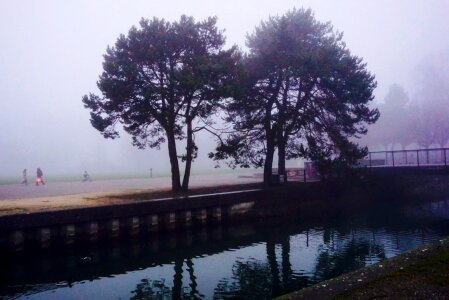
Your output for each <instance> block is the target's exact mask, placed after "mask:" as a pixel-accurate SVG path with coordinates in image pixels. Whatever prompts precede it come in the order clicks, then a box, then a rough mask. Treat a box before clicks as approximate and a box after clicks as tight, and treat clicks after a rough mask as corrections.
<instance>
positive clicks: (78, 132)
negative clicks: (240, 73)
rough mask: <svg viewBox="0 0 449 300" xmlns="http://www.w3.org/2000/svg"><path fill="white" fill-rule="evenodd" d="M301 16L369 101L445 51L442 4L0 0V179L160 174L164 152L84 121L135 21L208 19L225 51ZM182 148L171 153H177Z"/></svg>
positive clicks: (447, 33) (202, 162)
mask: <svg viewBox="0 0 449 300" xmlns="http://www.w3.org/2000/svg"><path fill="white" fill-rule="evenodd" d="M293 7H297V8H300V7H304V8H309V7H310V8H311V9H312V10H313V11H314V12H315V17H316V19H317V20H319V21H321V22H325V21H330V22H331V23H332V24H333V25H334V27H335V29H337V30H339V31H343V32H344V41H345V42H346V43H347V46H348V48H349V49H350V50H351V52H352V53H353V54H355V55H357V56H360V57H363V59H364V61H365V62H366V63H367V68H368V70H370V71H371V72H372V73H373V74H375V76H376V79H377V81H378V89H377V90H376V99H378V101H382V100H381V99H383V98H384V96H385V94H386V92H387V91H388V87H389V86H390V85H391V84H393V83H398V84H400V85H402V86H404V87H405V89H406V90H407V91H409V92H411V93H413V84H412V78H411V73H412V72H413V70H414V68H415V67H416V65H417V64H418V62H419V61H421V60H422V59H423V58H425V57H427V56H430V55H434V54H439V53H444V52H445V51H446V52H447V51H449V40H448V37H449V24H448V21H447V13H448V12H449V1H444V0H431V1H428V0H426V1H421V0H416V1H410V0H407V1H405V0H404V1H399V0H395V1H390V0H382V1H379V0H377V1H360V0H354V1H333V0H329V1H317V0H313V1H287V0H278V1H272V0H270V1H260V0H246V1H222V2H219V1H194V0H193V1H183V0H179V1H170V0H165V1H149V0H147V1H110V0H108V1H106V0H105V1H84V0H82V1H81V0H73V1H72V0H65V1H57V0H55V1H31V0H29V1H8V0H0V41H1V46H0V129H1V130H0V176H10V175H12V176H14V175H15V174H17V175H19V176H20V172H21V170H22V169H23V168H28V169H29V172H30V173H32V172H34V170H35V169H36V167H41V168H42V169H43V170H44V172H46V173H47V174H49V173H50V174H68V173H71V174H77V173H79V174H81V172H82V171H83V170H84V169H87V170H89V171H90V172H92V173H95V172H122V171H139V172H142V171H148V170H149V168H150V167H151V168H153V170H154V171H155V172H159V171H160V172H168V171H169V163H168V156H167V154H166V149H165V148H166V145H163V146H162V149H161V151H157V150H138V149H136V148H133V147H132V146H131V144H130V137H129V136H128V135H127V134H122V135H121V138H120V139H116V140H106V139H104V138H103V137H102V136H101V135H100V133H99V132H98V131H96V130H95V129H94V128H92V126H91V125H90V122H89V112H88V111H87V110H86V109H84V108H83V105H82V102H81V97H82V96H83V95H84V94H87V93H89V92H94V93H98V89H97V87H96V81H97V79H98V76H99V75H100V73H101V72H102V67H101V64H102V61H103V57H102V55H103V54H104V53H105V50H106V47H107V45H111V46H112V45H113V44H115V41H116V39H117V37H118V36H119V34H121V33H123V34H126V33H127V32H128V30H129V29H130V27H131V26H133V25H137V24H138V22H139V20H140V19H141V18H142V17H145V18H150V19H151V18H152V17H153V16H156V17H159V18H165V19H166V20H169V21H175V20H178V19H179V17H180V16H181V15H182V14H186V15H191V16H193V17H195V19H196V20H197V21H200V20H203V19H205V18H207V17H209V16H217V17H218V27H219V28H220V29H225V30H226V31H225V35H226V37H227V46H231V45H233V44H237V45H239V46H240V47H242V49H245V48H244V44H245V35H246V33H251V32H252V31H253V30H254V27H255V26H256V25H258V24H259V23H260V21H262V20H266V19H267V18H268V16H270V15H277V14H279V15H280V14H283V13H285V12H287V10H289V9H292V8H293ZM211 141H212V138H210V137H209V136H202V137H201V138H200V141H199V143H198V144H199V159H198V161H197V162H195V163H194V165H193V171H195V170H198V169H199V168H212V167H213V165H214V163H213V162H211V161H209V160H208V159H207V153H208V152H209V151H210V150H212V147H211V145H213V143H212V142H211ZM181 150H183V148H181V147H180V149H179V151H180V152H181Z"/></svg>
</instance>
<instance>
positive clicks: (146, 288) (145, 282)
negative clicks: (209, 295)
mask: <svg viewBox="0 0 449 300" xmlns="http://www.w3.org/2000/svg"><path fill="white" fill-rule="evenodd" d="M183 264H184V260H183V259H176V260H175V263H174V270H175V274H174V276H173V288H170V287H168V286H167V285H166V284H165V279H161V280H149V279H142V280H141V282H140V283H138V284H137V286H136V289H135V290H134V291H133V292H132V293H133V294H134V295H133V296H132V297H131V298H130V299H132V300H139V299H154V300H156V299H158V300H159V299H160V300H165V299H203V298H204V295H202V294H200V293H199V292H198V290H197V286H198V284H197V283H196V276H195V275H194V269H193V262H192V260H191V259H190V258H188V259H186V265H187V272H188V276H189V280H190V284H189V287H183V286H182V272H183V270H182V267H183Z"/></svg>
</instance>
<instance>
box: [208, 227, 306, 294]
mask: <svg viewBox="0 0 449 300" xmlns="http://www.w3.org/2000/svg"><path fill="white" fill-rule="evenodd" d="M276 245H278V246H280V247H281V259H282V262H281V264H279V263H278V260H277V257H276ZM266 250H267V261H266V262H263V261H259V260H255V259H250V260H248V261H245V262H242V261H237V262H236V263H235V264H234V266H233V268H232V274H233V276H232V277H231V278H224V279H222V280H220V282H219V283H218V285H217V287H216V288H215V291H214V299H271V298H273V297H276V296H279V295H281V294H285V293H287V292H290V291H293V290H297V289H300V288H303V287H305V286H309V285H310V280H309V279H308V278H307V277H306V276H304V275H302V274H293V271H292V269H291V263H290V237H289V236H281V237H268V241H267V243H266Z"/></svg>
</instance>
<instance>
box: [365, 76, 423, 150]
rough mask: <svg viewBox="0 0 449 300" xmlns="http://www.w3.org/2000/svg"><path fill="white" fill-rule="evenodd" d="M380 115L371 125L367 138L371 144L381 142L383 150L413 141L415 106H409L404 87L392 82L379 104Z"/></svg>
mask: <svg viewBox="0 0 449 300" xmlns="http://www.w3.org/2000/svg"><path fill="white" fill-rule="evenodd" d="M379 111H380V113H381V117H380V118H379V120H378V121H377V122H376V124H375V125H373V126H372V128H371V129H372V130H370V133H369V134H368V137H367V140H368V141H369V144H370V145H371V146H375V144H381V145H383V146H384V147H385V150H389V147H391V149H393V148H394V145H395V144H400V145H401V147H402V149H405V147H406V146H407V145H408V144H410V143H412V142H414V141H415V136H414V134H413V131H411V130H410V129H411V128H413V126H414V123H415V122H416V120H414V114H415V113H416V108H414V107H411V106H410V99H409V96H408V94H407V92H406V91H405V89H404V88H403V87H402V86H400V85H398V84H392V85H391V86H390V88H389V90H388V93H387V95H386V96H385V98H384V103H382V104H380V105H379Z"/></svg>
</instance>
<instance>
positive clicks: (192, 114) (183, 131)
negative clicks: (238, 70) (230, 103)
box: [83, 16, 239, 190]
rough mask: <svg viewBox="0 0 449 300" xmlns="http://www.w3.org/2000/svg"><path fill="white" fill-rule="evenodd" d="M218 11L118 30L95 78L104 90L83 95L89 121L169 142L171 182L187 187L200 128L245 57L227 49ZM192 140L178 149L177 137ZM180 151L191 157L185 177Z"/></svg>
mask: <svg viewBox="0 0 449 300" xmlns="http://www.w3.org/2000/svg"><path fill="white" fill-rule="evenodd" d="M216 21H217V19H216V18H208V19H207V20H205V21H203V22H195V20H194V19H193V18H192V17H187V16H182V17H181V19H180V20H179V21H178V22H172V23H170V22H167V21H165V20H163V19H158V18H153V19H152V20H147V19H142V20H141V21H140V27H139V28H137V27H132V28H131V29H130V30H129V32H128V35H127V36H125V35H120V37H119V38H118V39H117V42H116V43H115V46H113V47H108V48H107V50H106V54H105V55H104V62H103V70H104V71H103V73H102V74H101V76H100V78H99V81H98V82H97V86H98V88H99V90H100V91H101V95H95V94H90V95H86V96H84V97H83V102H84V105H85V107H86V108H88V109H89V110H90V111H91V113H90V115H91V123H92V126H93V127H94V128H96V129H97V130H99V131H100V132H101V133H102V135H103V136H104V137H105V138H112V139H114V138H117V137H118V136H119V132H118V130H117V128H116V125H117V124H118V123H120V124H122V125H123V128H124V130H125V131H126V132H128V133H129V134H130V135H131V136H132V138H133V145H135V146H137V147H139V148H145V147H150V148H159V147H160V145H161V144H162V143H164V142H167V145H168V152H169V157H170V164H171V174H172V189H173V190H180V189H181V188H183V189H187V188H188V184H189V176H190V169H191V163H192V160H193V159H194V158H195V156H196V150H197V147H196V145H195V142H194V134H195V133H196V132H198V131H199V130H201V129H204V128H206V126H207V125H208V124H209V122H210V115H211V114H212V113H213V112H214V111H215V110H216V109H217V105H218V104H219V102H220V101H221V100H222V99H223V98H224V97H227V96H228V95H229V92H230V89H229V87H228V85H229V83H230V82H231V81H232V80H233V76H234V73H235V71H234V69H235V67H236V64H237V61H238V60H239V53H238V51H237V49H236V48H235V47H233V48H231V49H229V50H223V46H224V43H225V38H224V36H223V32H222V31H220V30H218V29H217V27H216ZM184 139H185V140H186V152H185V153H184V154H182V155H178V149H177V147H176V140H184ZM178 157H181V158H182V159H183V160H184V161H185V172H184V179H183V182H182V185H181V181H180V171H179V163H178Z"/></svg>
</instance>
